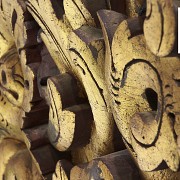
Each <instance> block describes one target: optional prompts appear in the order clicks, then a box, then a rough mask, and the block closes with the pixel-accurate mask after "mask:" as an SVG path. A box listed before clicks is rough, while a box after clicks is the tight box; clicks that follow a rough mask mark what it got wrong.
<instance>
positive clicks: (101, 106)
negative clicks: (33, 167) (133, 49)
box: [27, 0, 113, 162]
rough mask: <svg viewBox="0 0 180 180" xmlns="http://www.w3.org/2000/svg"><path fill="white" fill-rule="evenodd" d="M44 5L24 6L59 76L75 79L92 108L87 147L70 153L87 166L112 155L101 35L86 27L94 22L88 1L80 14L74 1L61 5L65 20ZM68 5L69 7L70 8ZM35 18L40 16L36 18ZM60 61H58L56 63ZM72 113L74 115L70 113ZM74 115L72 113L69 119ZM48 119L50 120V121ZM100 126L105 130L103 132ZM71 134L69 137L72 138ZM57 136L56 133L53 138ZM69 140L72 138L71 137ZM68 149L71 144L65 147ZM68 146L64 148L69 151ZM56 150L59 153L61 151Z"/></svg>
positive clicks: (100, 5)
mask: <svg viewBox="0 0 180 180" xmlns="http://www.w3.org/2000/svg"><path fill="white" fill-rule="evenodd" d="M44 2H46V3H45V4H46V6H47V7H46V8H43V9H42V7H43V6H44V5H43V6H41V4H38V2H37V1H34V0H29V1H28V3H27V4H28V9H29V11H30V12H31V13H32V14H33V16H34V18H35V19H36V20H37V22H38V23H39V25H40V26H41V28H42V32H41V37H42V39H43V41H44V42H45V44H46V46H47V48H48V50H49V52H50V53H51V55H52V57H53V59H54V61H55V63H56V65H57V67H58V69H59V71H60V72H61V73H64V72H69V73H73V74H74V75H75V77H77V79H78V80H79V81H80V83H81V86H83V89H84V90H85V94H87V98H88V100H89V104H90V106H91V110H92V114H93V118H94V124H93V128H92V130H91V131H92V133H91V138H90V144H88V145H87V146H86V147H84V148H83V149H82V148H81V149H79V150H78V149H77V150H75V151H73V152H72V153H73V154H74V155H73V157H74V158H75V159H74V161H75V162H86V161H89V160H91V159H92V158H94V157H97V156H100V155H104V154H107V153H109V152H112V151H113V144H112V139H113V132H112V129H113V121H112V114H111V113H110V112H109V111H108V107H107V106H106V99H107V92H106V88H105V83H104V80H103V72H104V67H103V64H104V62H103V58H104V48H103V42H102V33H101V31H100V30H99V29H96V28H95V27H90V26H86V24H91V20H92V17H93V18H95V17H94V16H95V13H94V11H95V9H93V12H91V8H92V7H91V6H90V4H89V2H88V1H87V2H86V3H85V1H84V7H82V11H83V12H82V14H81V12H79V9H78V7H79V6H80V5H81V6H82V4H81V1H77V2H76V3H77V4H76V3H75V2H74V1H72V2H71V1H64V9H65V14H64V16H62V14H63V8H62V7H61V5H59V6H57V8H56V9H53V7H54V4H52V3H50V2H49V1H47V0H45V1H44ZM104 2H105V1H100V2H98V5H96V6H97V7H96V8H97V9H99V8H100V7H101V8H102V7H105V3H104ZM39 3H41V2H39ZM54 3H55V2H54ZM68 3H70V4H69V6H68ZM56 4H57V3H56ZM75 5H76V8H77V9H78V13H77V15H78V14H79V16H78V18H77V22H76V21H73V18H74V17H72V14H70V7H71V6H73V7H74V6H75ZM68 8H69V9H68ZM44 9H45V11H44ZM87 9H88V11H89V12H88V11H87ZM58 10H59V11H58ZM52 12H53V14H54V15H53V14H52ZM58 12H61V16H60V14H59V16H58V14H57V13H58ZM87 12H88V13H87ZM44 13H46V14H49V16H50V17H51V18H50V19H49V20H46V21H45V20H44V19H43V17H45V16H44ZM83 13H85V14H84V16H85V17H86V16H87V17H86V18H85V19H86V23H85V19H84V16H83ZM37 14H39V15H38V16H37ZM90 15H91V16H90ZM73 23H75V24H73ZM82 25H83V26H82ZM52 26H53V27H55V28H53V29H51V28H50V27H52ZM81 26H82V27H81ZM94 26H95V25H94ZM78 27H79V28H78ZM76 28H78V29H76ZM57 30H58V31H57ZM77 43H79V44H77ZM77 45H78V46H77ZM59 57H61V59H59ZM87 61H88V62H87ZM51 84H52V83H51ZM90 87H91V88H90ZM56 94H58V93H56ZM56 104H57V103H56ZM77 105H78V104H77ZM81 109H82V108H81ZM71 111H72V112H73V110H71ZM75 111H76V110H75ZM78 111H79V110H78ZM81 111H82V110H81ZM83 111H84V110H83ZM65 112H66V111H63V113H65ZM56 114H57V113H56ZM73 114H74V113H73ZM73 114H72V113H71V117H72V115H73ZM50 116H51V113H50ZM50 119H52V117H51V118H50ZM90 119H91V118H90ZM53 123H54V121H53ZM56 124H57V120H56ZM102 124H103V127H104V130H103V131H102ZM53 126H54V125H53ZM55 129H57V130H58V129H59V127H58V126H57V127H56V128H55ZM73 131H74V130H73ZM73 131H72V132H71V133H70V134H73ZM57 134H58V132H57V133H56V135H55V137H56V136H57ZM71 137H73V136H72V135H71ZM53 139H54V138H53ZM57 141H58V140H57ZM60 141H61V140H60V139H59V142H60ZM66 141H69V140H66ZM69 143H70V142H69ZM70 145H71V143H70V144H69V145H68V146H70ZM68 146H67V147H66V148H68ZM59 147H60V146H59ZM66 148H65V149H66ZM59 150H62V148H60V149H59ZM78 154H79V155H78ZM83 154H84V155H83Z"/></svg>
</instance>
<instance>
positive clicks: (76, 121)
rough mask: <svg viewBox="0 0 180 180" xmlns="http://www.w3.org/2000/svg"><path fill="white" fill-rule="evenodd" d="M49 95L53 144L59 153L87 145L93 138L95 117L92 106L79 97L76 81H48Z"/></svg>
mask: <svg viewBox="0 0 180 180" xmlns="http://www.w3.org/2000/svg"><path fill="white" fill-rule="evenodd" d="M48 92H49V96H50V114H49V120H50V121H49V126H48V135H49V139H50V141H51V143H52V144H53V145H54V146H55V147H56V148H57V149H58V150H59V151H66V150H70V149H71V150H73V149H75V148H78V147H79V148H80V147H83V146H85V145H87V144H88V143H89V141H90V137H91V127H92V125H93V115H92V112H91V108H90V106H89V105H88V104H85V103H83V101H82V100H81V99H80V98H79V97H78V87H77V84H76V82H75V79H73V78H72V76H70V75H69V74H62V75H60V76H56V77H52V78H50V79H48ZM81 101H82V102H81ZM80 132H81V133H80Z"/></svg>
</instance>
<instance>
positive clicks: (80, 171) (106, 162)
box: [70, 150, 140, 180]
mask: <svg viewBox="0 0 180 180" xmlns="http://www.w3.org/2000/svg"><path fill="white" fill-rule="evenodd" d="M139 178H140V176H139V173H138V169H137V168H136V166H135V165H134V162H133V161H132V159H131V156H130V154H129V153H128V150H124V151H121V152H116V153H112V154H109V155H106V156H102V157H100V158H97V159H94V160H93V161H91V162H89V163H86V164H81V165H79V166H74V167H73V168H72V170H71V173H70V179H74V180H80V179H108V180H113V179H134V180H136V179H137V180H138V179H139Z"/></svg>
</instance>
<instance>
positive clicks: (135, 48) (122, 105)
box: [99, 11, 180, 171]
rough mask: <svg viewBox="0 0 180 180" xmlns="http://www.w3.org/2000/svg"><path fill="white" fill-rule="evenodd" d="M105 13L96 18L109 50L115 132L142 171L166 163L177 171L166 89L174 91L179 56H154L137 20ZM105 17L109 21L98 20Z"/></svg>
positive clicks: (173, 105) (173, 110)
mask: <svg viewBox="0 0 180 180" xmlns="http://www.w3.org/2000/svg"><path fill="white" fill-rule="evenodd" d="M109 14H110V13H109V12H106V11H100V12H99V17H100V20H101V24H102V27H103V32H104V34H105V37H106V47H107V48H106V49H107V51H108V52H111V54H110V53H106V54H107V56H106V61H107V62H106V65H107V67H106V68H107V69H108V72H107V74H106V75H107V76H106V80H107V84H108V88H109V93H110V96H111V98H110V100H111V106H112V110H113V112H114V113H113V114H114V115H115V120H116V123H117V125H118V127H119V130H120V131H121V134H122V135H123V138H124V141H125V142H126V144H127V146H129V144H130V145H131V146H132V148H133V150H134V151H135V153H136V154H137V161H138V164H139V166H140V168H141V169H142V170H145V171H152V170H154V169H157V168H158V167H159V166H160V165H161V163H162V162H166V164H167V166H168V167H169V168H170V169H172V170H173V171H177V170H178V167H179V160H178V159H179V155H178V151H177V143H176V140H177V139H176V136H178V134H176V135H175V136H174V125H173V123H176V119H177V118H176V114H177V115H178V110H177V107H179V105H178V101H176V100H177V99H178V97H176V98H177V99H176V100H175V99H174V94H173V93H172V92H173V91H177V89H178V86H177V83H176V82H175V80H174V78H173V72H177V71H179V65H180V64H179V58H176V57H174V58H173V57H171V58H158V57H156V56H154V55H153V54H152V53H151V52H150V51H149V50H148V48H147V46H146V43H145V40H144V37H143V35H142V32H143V31H142V25H143V24H142V20H141V19H139V18H134V19H127V20H123V21H121V19H122V17H121V15H119V19H117V18H111V17H112V16H113V15H114V14H115V13H113V12H112V14H111V15H109ZM105 16H106V17H107V18H109V17H110V18H111V21H103V20H104V19H105V20H106V18H105ZM118 21H120V24H119V25H117V22H118ZM108 22H109V24H107V23H108ZM113 25H116V27H117V29H116V30H115V28H114V27H113ZM107 28H108V29H107ZM110 28H111V29H110ZM112 34H114V35H113V36H112ZM109 41H110V42H111V43H108V42H109ZM170 89H171V90H170Z"/></svg>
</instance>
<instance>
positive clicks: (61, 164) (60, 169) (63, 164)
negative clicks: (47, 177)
mask: <svg viewBox="0 0 180 180" xmlns="http://www.w3.org/2000/svg"><path fill="white" fill-rule="evenodd" d="M72 167H73V165H72V164H71V163H70V162H69V161H67V160H60V161H58V163H57V165H56V171H55V173H54V174H53V177H52V179H53V180H58V179H63V180H69V179H70V171H71V169H72Z"/></svg>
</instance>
